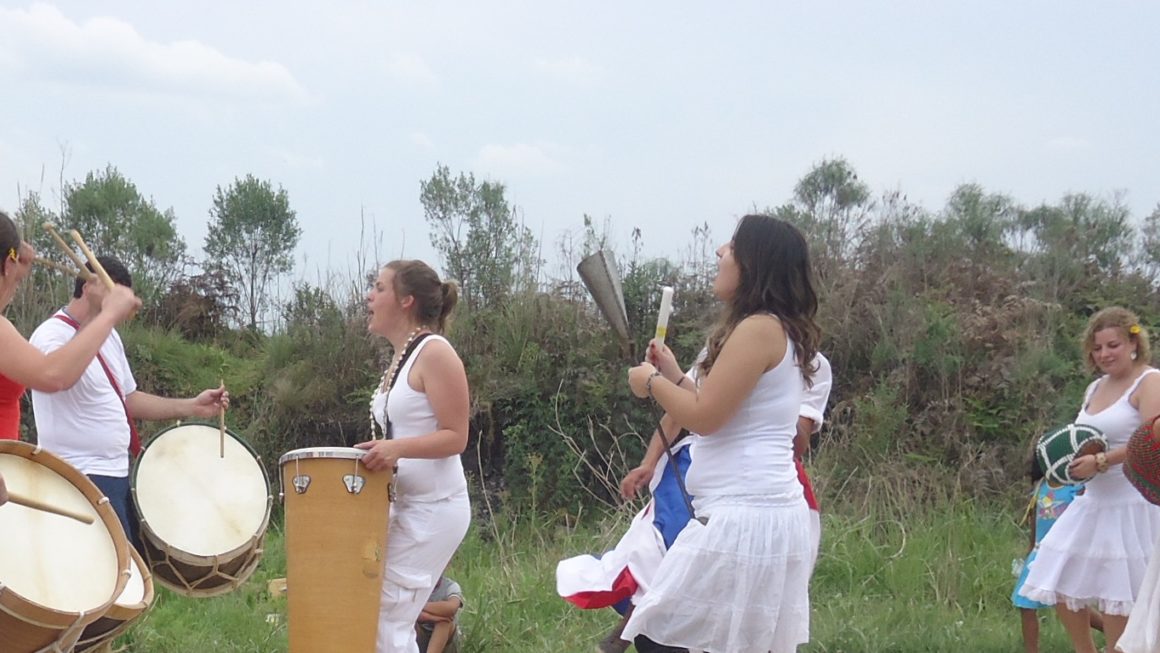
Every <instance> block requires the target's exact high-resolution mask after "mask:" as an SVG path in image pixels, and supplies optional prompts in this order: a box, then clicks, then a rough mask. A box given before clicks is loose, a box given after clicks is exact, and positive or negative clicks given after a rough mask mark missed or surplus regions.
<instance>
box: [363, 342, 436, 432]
mask: <svg viewBox="0 0 1160 653" xmlns="http://www.w3.org/2000/svg"><path fill="white" fill-rule="evenodd" d="M423 329H424V327H422V326H417V327H415V329H414V330H412V331H411V333H410V334H409V335H408V336H407V341H406V342H404V343H403V347H402V348H401V349H398V350H396V351H395V355H394V356H392V357H391V364H390V365H389V366H388V367H387V369H386V371H384V372H383V376H382V378H380V379H379V383H378V385H376V386H375V389H374V391H372V392H371V403H370V415H371V439H372V440H378V439H379V436H378V430H377V429H375V425H376V422H375V397H377V396H378V395H379V393H380V392H382V393H383V394H384V395H387V397H388V398H389V397H390V394H391V388H393V387H395V383H396V382H397V381H398V379H397V378H395V377H396V376H397V375H398V372H399V367H400V366H401V365H402V364H403V356H404V355H406V353H407V351H408V350H409V349H410V348H411V343H412V342H414V341H415V338H417V337H419V334H420V333H422V332H423ZM387 423H388V422H387V402H386V401H384V402H383V424H387ZM386 436H387V428H385V427H384V429H383V437H386Z"/></svg>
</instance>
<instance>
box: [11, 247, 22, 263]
mask: <svg viewBox="0 0 1160 653" xmlns="http://www.w3.org/2000/svg"><path fill="white" fill-rule="evenodd" d="M8 260H10V261H12V262H13V263H19V262H20V256H19V255H18V254H17V253H16V248H15V247H9V248H8Z"/></svg>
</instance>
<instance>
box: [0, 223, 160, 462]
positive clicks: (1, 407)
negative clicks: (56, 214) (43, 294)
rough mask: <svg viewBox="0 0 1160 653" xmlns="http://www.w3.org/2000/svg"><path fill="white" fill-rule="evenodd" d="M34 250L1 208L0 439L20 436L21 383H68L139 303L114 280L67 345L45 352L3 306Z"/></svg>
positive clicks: (40, 386)
mask: <svg viewBox="0 0 1160 653" xmlns="http://www.w3.org/2000/svg"><path fill="white" fill-rule="evenodd" d="M35 258H36V250H34V249H33V248H32V246H31V245H29V244H28V243H26V242H24V240H23V239H22V238H21V237H20V230H19V229H18V228H17V227H16V223H14V222H13V221H12V218H10V217H8V214H7V213H4V212H3V211H0V351H3V352H4V355H3V356H0V440H18V439H19V438H20V397H21V396H22V395H23V394H24V390H25V387H26V386H27V387H29V388H33V389H35V390H45V391H48V392H53V391H56V390H61V389H64V388H67V387H69V386H70V385H72V384H74V383H76V381H77V379H79V378H80V377H81V374H83V373H84V371H85V369H86V368H87V367H88V365H89V363H91V362H92V360H93V358H94V357H96V355H97V351H98V350H99V349H100V347H101V344H102V343H104V342H105V339H106V338H108V337H109V334H110V333H111V332H112V331H113V327H115V326H116V325H117V324H118V323H120V322H122V321H124V320H125V319H127V318H128V317H129V316H130V315H132V314H133V312H135V311H136V310H137V309H138V307H140V306H141V301H140V300H138V299H137V296H136V295H134V294H133V291H132V290H129V289H128V288H124V287H121V286H118V287H117V289H116V290H114V291H112V292H110V294H109V299H107V300H106V302H107V304H106V306H108V308H109V310H107V311H103V312H102V313H101V318H100V319H98V320H94V321H93V322H92V323H90V324H89V325H86V328H85V329H83V330H82V333H80V334H78V335H77V337H76V338H74V339H73V340H72V341H71V342H70V343H69V345H68V346H67V347H61V348H60V349H58V350H57V351H54V352H52V353H50V354H44V353H42V352H41V351H40V350H39V349H37V348H36V347H33V346H32V345H31V344H29V343H28V341H27V340H25V338H24V336H22V335H21V334H20V332H19V331H17V330H16V327H15V326H13V325H12V323H11V322H10V321H8V318H7V317H5V316H4V315H3V312H4V311H5V310H7V309H8V305H9V304H10V303H12V299H13V298H14V297H15V296H16V290H17V288H19V286H20V283H21V282H22V281H24V279H25V278H26V277H28V273H29V272H31V271H32V261H33V259H35Z"/></svg>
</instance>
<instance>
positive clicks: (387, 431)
mask: <svg viewBox="0 0 1160 653" xmlns="http://www.w3.org/2000/svg"><path fill="white" fill-rule="evenodd" d="M429 335H431V333H430V332H428V333H420V334H417V335H416V336H415V337H414V338H413V339H412V340H411V342H410V344H408V345H407V348H406V349H404V350H403V355H402V356H399V362H398V363H396V364H395V370H394V372H392V373H391V378H390V379H388V380H387V387H386V388H385V390H384V392H386V395H387V401H390V398H391V390H392V389H394V387H395V383H396V382H397V381H398V380H399V374H400V373H401V372H402V371H403V368H404V367H405V366H406V365H407V361H408V360H410V358H411V354H413V353H415V349H416V348H418V346H419V343H420V342H423V340H424V339H426V338H427V336H429ZM385 404H386V402H384V410H383V424H385V425H386V428H384V429H383V438H384V439H386V440H390V439H391V438H393V437H395V434H394V433H393V432H392V429H391V415H390V413H389V412H387V410H386V409H385Z"/></svg>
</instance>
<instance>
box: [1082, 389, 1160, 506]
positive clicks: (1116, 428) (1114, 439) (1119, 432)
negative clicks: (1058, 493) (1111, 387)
mask: <svg viewBox="0 0 1160 653" xmlns="http://www.w3.org/2000/svg"><path fill="white" fill-rule="evenodd" d="M1157 371H1160V370H1156V369H1153V368H1148V369H1146V370H1144V372H1143V373H1141V374H1140V376H1138V377H1136V380H1135V381H1134V382H1133V383H1132V385H1131V386H1130V387H1129V388H1128V389H1127V390H1125V391H1124V393H1123V394H1122V395H1120V396H1119V397H1118V398H1117V399H1116V400H1115V401H1114V402H1112V404H1111V405H1110V406H1108V407H1107V408H1105V409H1103V410H1101V411H1099V412H1098V413H1096V414H1094V415H1093V414H1091V413H1089V412H1088V402H1090V401H1091V399H1092V395H1094V394H1095V392H1096V388H1097V387H1099V384H1100V383H1103V382H1104V379H1106V378H1108V377H1107V376H1102V377H1100V378H1098V379H1096V380H1095V381H1092V382H1091V384H1090V385H1089V386H1088V387H1087V391H1085V392H1084V395H1083V406H1082V407H1081V408H1080V410H1079V415H1077V416H1076V418H1075V423H1076V424H1087V425H1088V426H1094V427H1096V428H1097V429H1099V430H1101V431H1103V433H1104V437H1105V438H1107V439H1108V449H1109V450H1110V449H1115V448H1117V447H1122V446H1124V445H1126V444H1128V438H1130V437H1132V432H1133V431H1135V430H1136V428H1137V427H1139V426H1140V423H1141V422H1143V420H1144V418H1143V417H1142V416H1141V415H1140V411H1139V410H1137V409H1136V407H1135V406H1133V405H1132V402H1131V401H1130V398H1131V396H1132V393H1133V392H1135V391H1136V388H1138V387H1140V382H1141V381H1143V380H1144V377H1146V376H1148V375H1149V374H1155V373H1156V372H1157ZM1113 472H1114V474H1113ZM1112 477H1115V479H1116V480H1117V481H1122V480H1124V476H1123V474H1122V473H1121V472H1120V465H1112V466H1111V467H1109V468H1108V471H1107V472H1105V473H1103V474H1097V475H1096V476H1095V477H1093V478H1092V479H1091V480H1089V481H1088V485H1089V487H1090V485H1091V484H1092V483H1097V484H1098V483H1103V482H1106V479H1109V478H1112Z"/></svg>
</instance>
